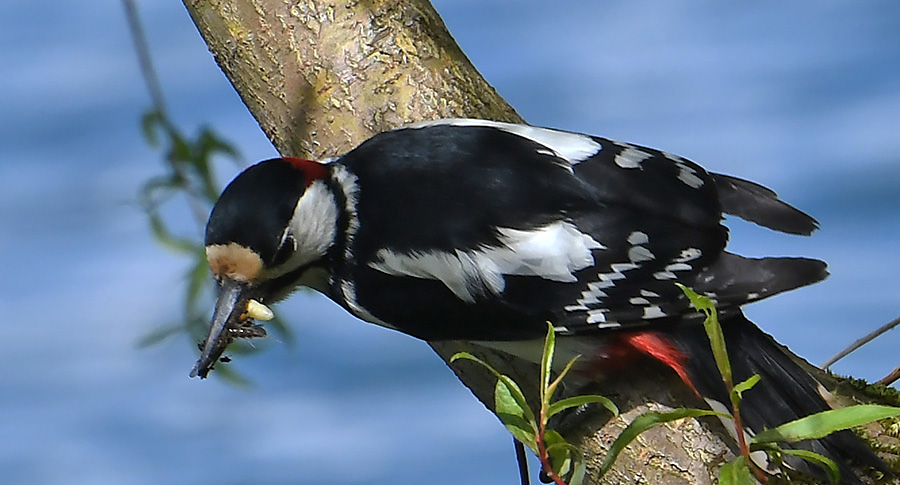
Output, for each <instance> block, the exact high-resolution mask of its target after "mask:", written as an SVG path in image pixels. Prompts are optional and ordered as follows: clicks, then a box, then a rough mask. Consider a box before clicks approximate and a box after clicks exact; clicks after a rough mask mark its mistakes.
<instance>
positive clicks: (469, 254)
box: [369, 221, 604, 303]
mask: <svg viewBox="0 0 900 485" xmlns="http://www.w3.org/2000/svg"><path fill="white" fill-rule="evenodd" d="M498 232H499V233H500V242H501V245H500V246H486V247H482V248H479V249H469V250H459V249H457V250H455V251H453V252H445V251H414V252H411V253H397V252H395V251H393V250H391V249H387V248H383V249H380V250H379V251H378V253H377V254H376V260H375V261H373V262H371V263H369V266H370V267H372V268H374V269H376V270H378V271H381V272H383V273H387V274H390V275H396V276H412V277H416V278H426V279H433V280H438V281H441V282H443V283H444V285H446V286H447V288H449V289H450V291H452V292H453V293H454V294H455V295H456V296H457V297H458V298H460V299H461V300H463V301H466V302H469V303H474V302H475V301H476V299H477V298H478V297H481V296H487V295H490V294H494V295H499V294H501V293H502V292H503V290H504V288H505V287H506V281H505V278H504V275H519V276H537V277H540V278H544V279H547V280H551V281H561V282H576V281H577V280H578V279H577V278H576V276H575V274H574V273H575V272H576V271H578V270H581V269H584V268H587V267H590V266H593V264H594V257H593V255H592V254H591V250H594V249H604V247H603V245H602V244H600V243H598V242H597V241H595V240H594V239H593V238H592V237H590V236H589V235H587V234H583V233H581V232H579V231H578V229H577V228H576V227H575V226H574V225H572V224H570V223H568V222H563V221H559V222H554V223H552V224H548V225H546V226H544V227H541V228H538V229H534V230H519V229H509V228H500V229H499V230H498Z"/></svg>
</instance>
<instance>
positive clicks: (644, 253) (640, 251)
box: [628, 246, 656, 263]
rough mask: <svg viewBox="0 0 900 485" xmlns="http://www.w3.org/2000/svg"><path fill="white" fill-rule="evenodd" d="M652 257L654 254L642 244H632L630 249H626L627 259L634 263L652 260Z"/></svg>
mask: <svg viewBox="0 0 900 485" xmlns="http://www.w3.org/2000/svg"><path fill="white" fill-rule="evenodd" d="M654 258H656V256H654V255H653V253H651V252H650V250H649V249H647V248H645V247H643V246H632V247H631V249H629V250H628V259H629V260H631V261H632V262H634V263H639V262H641V261H652V260H653V259H654Z"/></svg>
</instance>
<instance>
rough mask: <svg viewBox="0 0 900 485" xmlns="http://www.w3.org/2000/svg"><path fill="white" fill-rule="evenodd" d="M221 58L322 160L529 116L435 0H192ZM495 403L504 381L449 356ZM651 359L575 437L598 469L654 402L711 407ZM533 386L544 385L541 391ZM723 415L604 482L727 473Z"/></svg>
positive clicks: (275, 139)
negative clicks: (386, 138) (476, 123)
mask: <svg viewBox="0 0 900 485" xmlns="http://www.w3.org/2000/svg"><path fill="white" fill-rule="evenodd" d="M184 3H185V6H186V7H187V9H188V11H189V13H190V15H191V17H192V18H193V20H194V22H195V24H196V25H197V28H198V29H199V31H200V33H201V35H202V36H203V38H204V39H205V40H206V42H207V44H208V46H209V49H210V51H211V52H212V54H213V56H214V57H215V59H216V62H217V63H218V64H219V66H220V67H221V68H222V70H223V71H224V72H225V74H226V76H227V77H228V79H229V80H230V81H231V83H232V84H233V85H234V88H235V89H236V90H237V92H238V93H239V94H240V96H241V98H242V99H243V100H244V103H245V104H246V105H247V107H248V108H249V110H250V112H251V113H252V114H253V116H254V117H256V120H257V121H258V122H259V124H260V126H261V127H262V129H263V131H264V132H265V133H266V134H267V135H268V137H269V138H270V139H271V140H272V143H273V144H274V145H275V147H276V148H277V149H278V150H279V152H280V153H282V154H283V155H286V156H288V155H289V156H299V157H306V158H311V159H323V158H325V157H330V156H334V155H338V154H341V153H344V152H346V151H348V150H349V149H351V148H353V147H354V146H355V145H357V144H359V143H360V142H362V141H363V140H365V139H367V138H369V137H370V136H372V135H374V134H376V133H378V132H381V131H384V130H388V129H391V128H395V127H398V126H401V125H403V124H406V123H409V122H414V121H421V120H428V119H435V118H447V117H474V118H484V119H492V120H498V121H511V122H521V121H523V120H522V119H521V117H520V116H519V115H518V114H517V113H516V111H515V110H514V109H513V108H512V107H510V106H509V105H508V104H507V103H506V102H505V101H504V100H503V99H502V98H501V97H500V96H499V95H498V94H497V92H496V91H495V90H494V89H493V88H492V87H491V86H490V85H489V84H488V83H487V82H486V81H485V80H484V78H483V77H482V76H481V75H480V74H479V73H478V71H477V70H476V69H475V67H474V66H473V65H472V64H471V63H470V62H469V60H468V59H467V58H466V56H465V55H464V54H463V53H462V51H461V50H460V49H459V47H458V46H457V45H456V43H455V41H454V40H453V38H452V37H451V36H450V34H449V33H448V32H447V30H446V28H445V26H444V24H443V22H442V21H441V19H440V17H439V16H438V15H437V13H436V12H435V11H434V9H433V7H432V6H431V5H430V3H429V2H428V1H426V0H355V1H353V0H351V1H345V2H335V1H325V0H293V1H289V0H218V1H211V0H184ZM432 347H433V348H434V350H435V351H436V352H437V353H438V354H439V355H440V356H441V357H442V358H443V359H444V360H448V359H449V357H450V356H452V355H453V354H454V353H455V352H457V351H460V350H467V351H469V352H472V353H474V354H476V355H478V356H479V357H481V358H483V359H484V360H486V361H488V362H489V363H491V364H492V365H494V366H495V368H497V369H498V370H500V371H501V372H503V373H505V374H507V375H509V376H511V377H512V378H513V379H515V380H516V381H517V382H518V383H519V384H524V385H528V384H534V385H535V386H536V385H537V383H538V381H539V379H538V372H537V368H536V366H534V365H533V364H530V363H527V362H524V361H521V360H519V359H516V358H514V357H511V356H509V355H506V354H503V353H500V352H495V351H491V350H488V349H485V348H481V347H478V346H476V345H474V344H471V343H467V342H445V343H433V344H432ZM451 367H452V368H453V370H454V372H456V374H457V376H458V377H459V378H460V380H462V381H463V383H464V384H465V385H466V386H468V387H469V388H470V389H471V390H472V392H473V393H474V394H475V395H476V396H477V397H478V398H479V399H480V400H481V401H482V402H483V403H484V404H485V405H486V406H487V407H488V408H492V407H493V389H494V384H495V379H494V378H493V377H492V376H491V375H490V374H488V373H487V372H485V371H484V370H483V369H481V368H480V367H478V366H474V365H468V364H466V363H464V362H460V363H457V364H453V365H452V366H451ZM657 370H658V369H652V370H651V371H649V372H646V373H644V375H643V376H644V377H646V378H644V377H642V380H623V381H609V382H605V383H604V386H603V389H602V391H601V393H602V394H604V395H606V396H608V397H610V398H611V399H613V400H614V401H615V402H616V404H617V405H618V406H619V407H620V409H621V410H622V412H623V414H622V415H621V416H620V417H618V418H616V419H612V420H610V419H609V416H608V415H607V414H606V413H605V412H603V411H596V412H593V411H591V412H589V414H587V415H586V416H583V417H582V418H583V419H581V420H580V421H579V422H580V425H579V427H577V428H575V429H572V430H570V431H569V432H568V434H567V437H568V438H569V439H570V440H572V441H573V442H574V443H575V444H576V445H577V446H579V447H580V448H581V450H582V451H583V453H584V455H585V457H586V460H587V463H588V467H589V471H588V474H589V476H588V479H587V480H586V483H599V482H598V481H597V480H596V473H597V469H598V466H599V463H600V462H601V461H602V458H603V456H604V450H605V449H606V448H607V447H608V446H609V444H611V442H612V440H613V439H614V437H615V436H616V435H617V434H618V431H620V430H621V429H622V428H623V427H624V426H625V424H627V423H628V422H630V421H631V419H633V418H634V417H635V416H637V415H639V414H641V413H643V412H645V411H648V410H660V409H665V408H673V407H683V406H693V407H698V406H701V407H702V404H701V403H698V402H696V398H695V397H693V396H692V395H691V394H690V393H688V392H687V391H686V390H685V389H684V387H683V385H682V384H681V382H680V381H679V380H678V379H677V378H676V377H675V376H674V375H671V374H670V373H668V372H666V371H665V370H659V371H658V372H655V371H657ZM533 389H534V388H532V389H531V391H528V390H526V392H531V394H530V395H532V396H533V395H535V394H534V392H533ZM728 443H730V439H729V438H728V437H727V435H726V434H725V432H724V429H723V428H721V427H720V426H719V425H717V423H714V422H709V421H702V422H698V421H695V420H684V421H681V422H677V423H674V424H671V425H668V426H664V427H660V428H657V429H655V430H653V431H650V432H648V433H645V434H644V435H642V436H641V437H640V438H639V440H638V441H637V442H635V443H634V444H633V445H632V446H630V447H629V448H628V449H627V450H626V452H625V453H624V454H623V455H621V457H620V459H619V460H618V461H617V464H616V467H615V469H614V470H613V471H612V472H611V473H610V474H608V475H607V476H606V477H604V479H603V483H608V484H625V483H628V484H632V483H648V484H661V483H666V484H706V483H715V480H714V479H713V478H712V477H713V476H716V469H717V468H718V465H719V464H721V463H723V462H724V461H726V460H728V459H730V458H731V457H732V456H733V455H732V451H731V449H730V445H729V444H728Z"/></svg>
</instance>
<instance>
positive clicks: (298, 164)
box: [282, 157, 328, 187]
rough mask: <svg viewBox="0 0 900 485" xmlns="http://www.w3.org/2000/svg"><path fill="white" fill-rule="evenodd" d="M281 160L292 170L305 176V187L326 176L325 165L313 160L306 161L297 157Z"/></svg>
mask: <svg viewBox="0 0 900 485" xmlns="http://www.w3.org/2000/svg"><path fill="white" fill-rule="evenodd" d="M282 160H284V161H285V162H288V163H290V164H291V165H293V166H294V168H296V169H297V170H300V171H301V172H303V174H304V175H306V186H307V187H309V186H310V184H312V183H313V182H315V181H316V180H320V179H323V178H325V175H327V174H328V170H327V169H326V168H325V164H323V163H319V162H317V161H315V160H307V159H305V158H297V157H282Z"/></svg>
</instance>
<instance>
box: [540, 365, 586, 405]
mask: <svg viewBox="0 0 900 485" xmlns="http://www.w3.org/2000/svg"><path fill="white" fill-rule="evenodd" d="M579 357H581V356H580V355H576V356H575V357H574V358H572V360H570V361H569V363H568V364H566V367H565V368H563V370H562V372H560V373H559V375H558V376H556V379H554V380H553V382H551V383H550V385H549V386H547V390H546V391H545V393H544V400H545V401H544V404H545V405H546V404H550V401H552V400H553V394H554V393H556V388H557V387H559V384H560V383H561V382H562V380H563V378H564V377H566V374H568V373H569V371H570V370H572V366H574V365H575V361H576V360H578V358H579Z"/></svg>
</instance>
